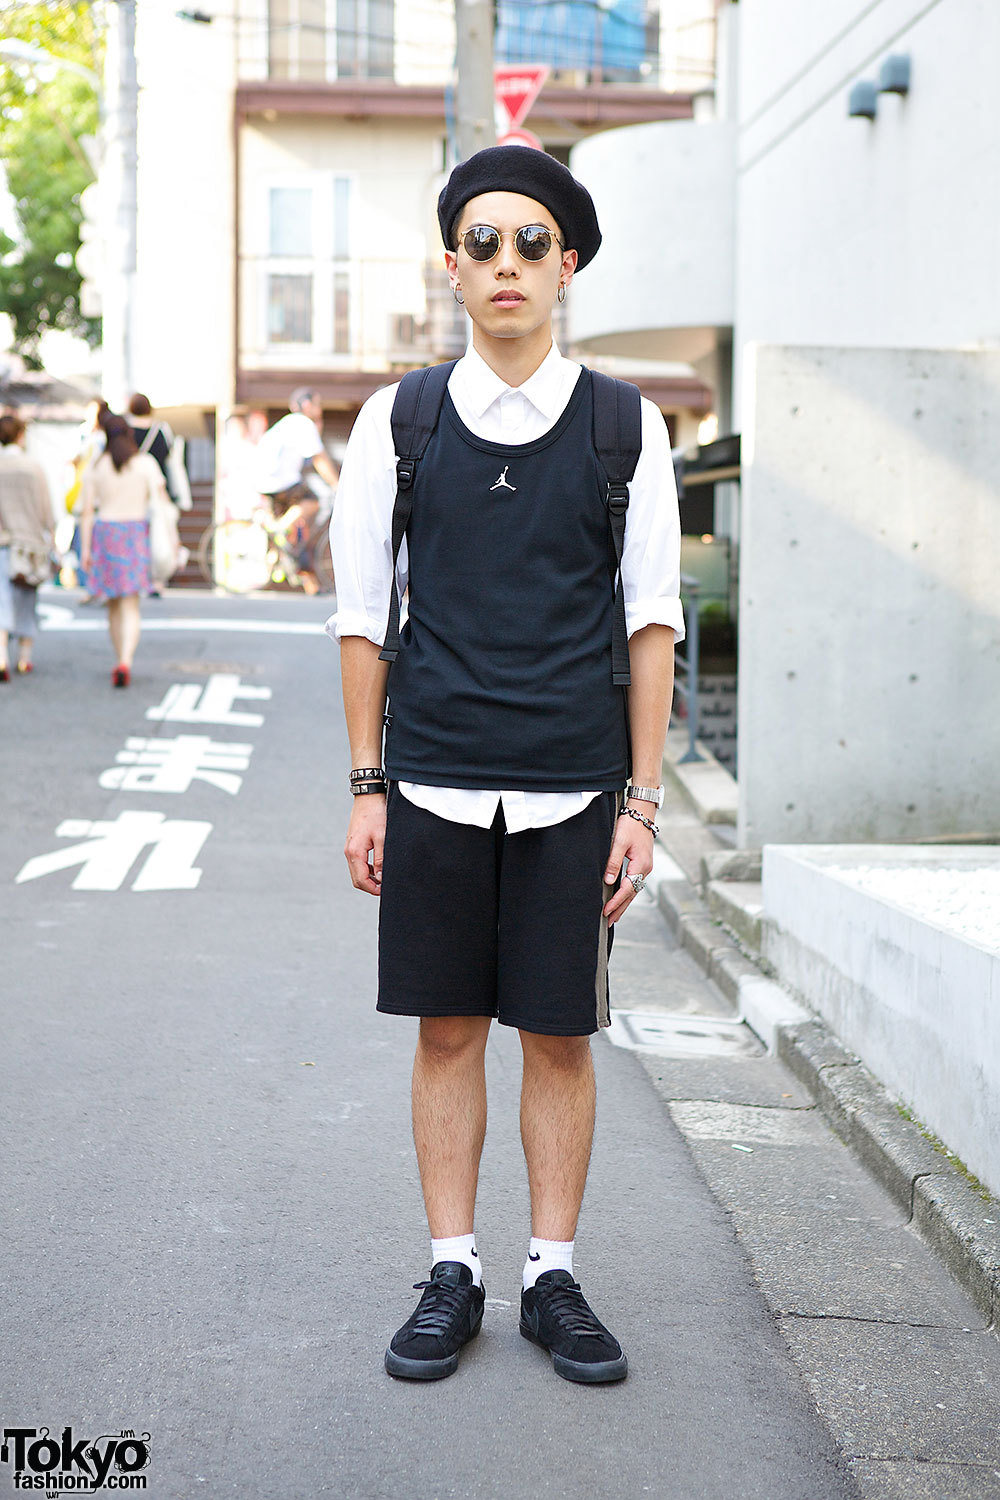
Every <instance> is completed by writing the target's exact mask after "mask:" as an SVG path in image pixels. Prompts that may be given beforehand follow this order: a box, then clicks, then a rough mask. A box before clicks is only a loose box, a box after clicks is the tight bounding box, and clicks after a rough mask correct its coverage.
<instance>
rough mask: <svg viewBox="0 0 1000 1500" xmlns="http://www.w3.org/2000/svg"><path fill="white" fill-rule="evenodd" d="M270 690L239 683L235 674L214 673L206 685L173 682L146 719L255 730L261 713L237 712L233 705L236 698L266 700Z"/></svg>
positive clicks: (261, 718)
mask: <svg viewBox="0 0 1000 1500" xmlns="http://www.w3.org/2000/svg"><path fill="white" fill-rule="evenodd" d="M270 696H271V689H270V688H269V687H260V688H257V687H248V686H244V685H243V684H241V682H240V679H239V677H238V676H237V675H236V673H235V672H213V673H212V675H211V677H210V678H209V679H208V681H207V682H206V683H204V684H203V683H200V682H175V683H174V684H173V686H172V687H169V688H168V689H167V692H166V695H165V697H164V699H163V702H162V703H160V704H158V705H157V707H156V708H147V710H146V718H147V719H154V720H157V721H161V722H162V721H164V720H167V721H169V722H170V723H172V724H227V725H240V726H242V727H246V728H257V727H259V726H260V725H261V724H263V722H264V715H263V714H251V713H239V712H236V711H234V709H233V704H234V702H235V701H236V699H237V698H250V699H256V700H267V699H268V698H270Z"/></svg>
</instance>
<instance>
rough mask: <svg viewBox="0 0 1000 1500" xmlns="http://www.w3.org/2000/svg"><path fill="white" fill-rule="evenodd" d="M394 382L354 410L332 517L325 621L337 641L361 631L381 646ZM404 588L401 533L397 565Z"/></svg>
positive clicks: (387, 582) (387, 580)
mask: <svg viewBox="0 0 1000 1500" xmlns="http://www.w3.org/2000/svg"><path fill="white" fill-rule="evenodd" d="M396 389H397V387H396V386H394V385H393V386H388V387H385V388H384V389H382V390H380V391H376V392H375V394H374V395H373V396H370V397H369V398H368V400H367V401H366V402H365V404H364V406H362V408H361V410H360V411H359V412H358V416H357V420H356V421H355V423H354V427H353V428H352V430H351V436H350V439H349V441H348V444H347V452H346V453H345V454H344V462H343V465H342V467H341V471H340V483H339V484H338V486H337V499H336V503H335V505H334V508H333V517H332V519H331V521H330V549H331V552H332V554H333V570H334V576H335V577H336V580H337V611H336V613H335V614H333V615H331V616H330V618H329V620H328V621H327V622H326V630H327V634H328V635H330V636H333V637H334V639H335V640H338V641H339V640H340V639H342V637H343V636H345V635H359V636H364V637H365V638H366V639H367V640H369V641H372V642H373V643H374V644H375V645H377V646H381V644H382V642H383V640H384V638H385V627H386V621H387V619H388V615H389V599H390V588H391V583H392V510H393V504H394V502H395V498H396V455H395V453H394V452H393V448H392V428H391V425H390V416H391V412H392V403H393V400H394V398H395V395H396ZM397 577H398V580H399V588H400V591H401V592H402V590H404V589H405V588H406V582H407V555H406V540H405V538H404V540H403V544H402V547H401V548H400V554H399V565H398V568H397Z"/></svg>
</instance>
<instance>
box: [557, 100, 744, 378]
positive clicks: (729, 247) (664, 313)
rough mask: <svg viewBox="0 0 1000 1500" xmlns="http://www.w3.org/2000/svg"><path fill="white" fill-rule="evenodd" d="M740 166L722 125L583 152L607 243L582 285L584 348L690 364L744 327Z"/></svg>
mask: <svg viewBox="0 0 1000 1500" xmlns="http://www.w3.org/2000/svg"><path fill="white" fill-rule="evenodd" d="M735 163H736V137H735V130H734V128H733V127H732V126H730V125H726V124H722V123H718V122H708V123H705V124H701V123H695V122H694V121H690V120H669V121H665V122H663V123H659V124H652V125H632V126H628V127H627V128H625V129H622V130H614V131H604V132H602V133H601V134H599V135H595V136H592V137H591V138H590V139H589V140H586V141H581V142H580V144H579V145H578V146H575V147H574V148H573V150H572V152H571V153H570V165H571V166H572V169H573V171H574V173H575V174H576V176H577V177H579V179H580V181H581V182H583V183H585V184H586V186H587V187H588V188H589V189H590V192H591V194H592V196H593V198H594V202H595V204H596V207H597V216H598V219H599V220H600V224H601V231H602V234H603V236H604V240H603V244H602V245H601V249H600V251H599V252H598V255H597V258H596V260H595V262H594V268H593V271H591V272H590V273H589V274H588V275H586V276H581V277H580V280H579V281H578V282H576V283H574V286H573V292H572V300H571V303H570V331H571V334H572V337H573V339H574V340H575V341H577V342H578V343H579V345H580V347H581V348H583V349H585V350H593V351H594V352H596V353H601V352H602V351H603V352H606V353H610V354H619V355H622V354H624V355H633V356H636V357H640V358H642V357H649V358H655V359H667V360H684V361H688V362H690V361H694V360H700V359H702V358H704V357H706V356H708V355H710V354H711V353H712V352H713V351H714V349H715V348H716V345H717V342H718V330H719V329H720V328H728V327H731V325H732V321H733V256H734V253H735V226H734V223H733V213H734V208H735Z"/></svg>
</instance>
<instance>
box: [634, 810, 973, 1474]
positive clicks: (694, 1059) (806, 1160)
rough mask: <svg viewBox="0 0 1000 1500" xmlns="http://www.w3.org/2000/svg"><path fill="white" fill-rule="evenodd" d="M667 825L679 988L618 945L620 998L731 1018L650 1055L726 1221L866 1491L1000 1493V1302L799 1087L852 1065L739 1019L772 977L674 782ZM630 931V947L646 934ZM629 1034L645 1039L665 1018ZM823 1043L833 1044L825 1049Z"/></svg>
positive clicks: (817, 1044)
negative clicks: (712, 876) (949, 1265)
mask: <svg viewBox="0 0 1000 1500" xmlns="http://www.w3.org/2000/svg"><path fill="white" fill-rule="evenodd" d="M660 826H661V829H662V836H661V840H660V844H661V846H663V851H662V853H661V855H660V864H659V874H660V875H661V876H663V875H664V874H665V875H666V877H667V879H666V880H664V881H662V883H661V885H660V893H661V894H660V905H661V907H663V908H665V913H666V915H667V916H668V917H669V918H670V921H671V923H672V925H673V927H674V929H675V934H671V936H670V937H669V938H668V939H667V941H668V942H669V943H671V944H673V945H676V944H677V943H678V940H679V939H681V940H683V946H679V947H678V946H673V947H672V948H671V957H670V961H669V971H670V974H671V982H670V983H669V985H667V986H666V987H665V988H664V989H663V990H662V991H661V992H660V993H653V992H651V990H650V981H649V967H650V966H649V964H648V962H647V963H642V962H641V961H640V960H639V956H638V950H637V947H635V946H632V945H631V943H630V940H629V939H628V938H627V939H626V941H625V942H624V943H622V945H621V947H618V946H617V945H616V949H615V956H614V967H613V971H612V973H613V983H614V986H615V989H614V994H613V1002H614V1003H616V1004H617V1005H620V1006H621V1005H626V1004H628V1005H630V1006H634V1007H635V1008H636V1009H638V1010H645V1011H649V1012H654V1011H660V1012H661V1013H662V1012H669V1011H671V1010H677V1009H679V1010H681V1011H682V1012H683V1013H684V1028H685V1029H686V1030H687V1032H688V1033H690V1032H691V1031H697V1029H698V1025H699V1018H700V1017H711V1018H720V1017H728V1030H727V1031H726V1032H725V1033H724V1037H723V1041H724V1045H723V1046H720V1045H719V1043H718V1041H717V1040H715V1041H713V1037H712V1035H711V1030H710V1029H708V1030H707V1031H706V1034H705V1036H704V1038H703V1054H702V1055H701V1056H698V1055H688V1056H682V1055H678V1054H679V1053H681V1052H683V1051H688V1052H689V1053H694V1052H696V1051H697V1047H698V1043H697V1040H696V1038H695V1036H693V1035H691V1034H688V1035H686V1036H685V1035H682V1036H681V1037H679V1038H675V1039H671V1036H670V1029H671V1025H672V1023H665V1022H663V1021H662V1020H661V1021H660V1022H659V1025H660V1028H661V1030H662V1031H663V1035H662V1036H661V1038H660V1040H659V1043H658V1048H656V1049H654V1048H650V1049H649V1050H645V1051H640V1052H639V1056H640V1059H641V1061H642V1063H643V1065H644V1067H645V1068H646V1070H647V1072H648V1074H649V1076H650V1078H651V1079H652V1081H653V1083H654V1085H655V1087H656V1089H657V1092H658V1093H659V1095H660V1097H661V1098H662V1099H663V1101H664V1103H665V1105H666V1108H667V1110H668V1112H669V1114H670V1116H671V1118H672V1119H673V1121H674V1123H675V1124H676V1125H677V1127H678V1129H679V1130H680V1131H681V1133H682V1135H683V1136H684V1138H685V1140H686V1142H687V1144H688V1147H689V1149H690V1151H691V1153H692V1156H693V1158H694V1160H695V1161H696V1163H697V1165H698V1167H699V1169H700V1171H701V1172H702V1174H703V1176H704V1178H705V1180H706V1182H707V1183H708V1185H709V1187H710V1188H711V1190H712V1192H713V1194H714V1195H715V1197H716V1198H717V1200H718V1201H719V1203H720V1204H721V1205H722V1207H723V1208H724V1210H725V1211H726V1213H727V1215H728V1216H729V1219H730V1223H731V1225H732V1228H733V1231H734V1234H735V1237H736V1240H737V1243H738V1244H739V1245H740V1247H741V1249H742V1250H743V1252H744V1253H745V1255H746V1256H747V1260H748V1263H749V1267H750V1270H751V1272H752V1275H753V1278H754V1280H755V1281H756V1283H757V1285H758V1286H759V1287H760V1289H761V1291H762V1293H763V1295H764V1298H765V1299H766V1302H767V1305H768V1308H769V1310H770V1312H771V1314H772V1316H773V1317H774V1319H775V1322H776V1326H777V1327H778V1329H779V1330H780V1333H781V1336H782V1338H783V1339H784V1341H785V1344H786V1346H787V1347H788V1349H789V1351H790V1353H791V1356H792V1358H793V1360H794V1361H795V1364H796V1366H797V1368H798V1369H799V1371H800V1373H801V1376H802V1378H803V1380H804V1382H805V1383H806V1386H807V1387H808V1389H809V1391H810V1393H811V1396H812V1398H813V1400H814V1401H815V1403H816V1406H817V1409H818V1411H819V1413H820V1415H821V1417H822V1419H823V1420H824V1422H825V1423H826V1425H827V1427H828V1429H829V1431H830V1432H831V1434H832V1436H833V1438H834V1440H835V1442H836V1443H837V1446H838V1448H839V1449H840V1451H841V1453H842V1454H843V1456H844V1457H845V1459H846V1460H847V1466H848V1469H849V1471H850V1473H851V1474H852V1476H853V1479H854V1481H855V1483H856V1485H857V1488H858V1492H859V1494H860V1495H862V1496H864V1497H871V1500H897V1497H899V1500H902V1497H906V1500H914V1497H926V1500H973V1497H975V1500H994V1497H1000V1341H998V1339H997V1338H996V1336H995V1332H994V1331H992V1330H993V1325H992V1322H991V1316H990V1312H989V1305H990V1304H989V1297H988V1296H987V1297H986V1299H985V1305H983V1299H982V1298H978V1299H977V1301H978V1302H979V1304H980V1305H979V1306H977V1305H976V1302H974V1301H973V1299H972V1298H971V1297H970V1296H969V1295H968V1294H967V1292H966V1291H965V1290H963V1287H962V1286H960V1285H959V1284H958V1283H957V1282H956V1281H955V1279H954V1278H953V1277H952V1276H951V1275H950V1274H949V1272H948V1270H947V1269H946V1268H945V1266H944V1265H942V1263H941V1261H940V1260H939V1258H938V1257H937V1255H935V1254H934V1253H933V1252H932V1250H931V1249H930V1248H929V1247H928V1245H927V1244H926V1243H925V1242H924V1240H923V1239H922V1238H921V1237H920V1235H919V1234H918V1233H917V1231H916V1227H915V1221H914V1217H913V1214H912V1212H908V1211H906V1210H904V1208H903V1207H901V1206H900V1205H899V1203H898V1202H897V1200H896V1199H895V1198H894V1197H893V1196H892V1195H891V1194H890V1192H889V1191H887V1190H886V1187H885V1186H883V1185H881V1184H880V1183H879V1182H878V1181H877V1180H876V1179H875V1177H873V1175H872V1174H871V1173H870V1171H869V1170H867V1169H866V1166H865V1165H864V1164H863V1163H862V1161H861V1160H860V1159H859V1157H858V1156H857V1155H856V1154H854V1153H853V1152H852V1151H851V1150H849V1149H848V1147H847V1146H846V1145H845V1144H844V1143H843V1141H842V1140H841V1139H840V1138H839V1137H838V1136H837V1135H836V1134H835V1133H834V1132H833V1130H832V1129H831V1127H830V1125H829V1124H828V1123H827V1120H826V1119H825V1118H824V1114H823V1112H822V1111H821V1109H820V1107H819V1105H818V1104H817V1102H816V1098H815V1097H814V1094H813V1093H812V1092H810V1090H809V1088H807V1087H806V1086H805V1084H804V1082H803V1080H809V1081H812V1080H814V1079H815V1078H817V1077H818V1076H819V1073H818V1070H819V1069H820V1068H824V1067H828V1066H829V1065H830V1064H831V1063H833V1064H834V1065H835V1067H838V1065H842V1064H844V1063H847V1064H850V1063H852V1062H853V1061H854V1060H853V1059H850V1058H848V1057H847V1055H846V1054H843V1053H842V1049H840V1054H838V1052H837V1049H836V1043H835V1041H834V1040H833V1039H832V1038H829V1036H828V1035H826V1036H825V1037H824V1036H823V1035H822V1034H821V1029H820V1028H817V1027H815V1026H809V1025H806V1026H804V1027H799V1028H798V1032H799V1035H800V1048H799V1052H804V1051H805V1050H806V1049H807V1047H809V1046H811V1048H812V1051H813V1054H814V1056H813V1061H814V1064H815V1071H810V1069H809V1068H807V1067H805V1066H802V1065H801V1064H800V1065H799V1066H797V1068H796V1072H795V1073H793V1072H792V1071H790V1069H789V1068H788V1067H786V1066H785V1064H784V1062H782V1061H781V1060H779V1058H778V1057H777V1056H775V1055H774V1053H773V1052H771V1053H767V1052H766V1051H765V1048H764V1046H763V1045H762V1044H761V1043H760V1041H759V1039H757V1038H756V1037H755V1036H754V1034H753V1033H752V1032H750V1030H749V1028H748V1027H739V1026H738V1025H736V1024H735V1023H736V1021H737V1015H738V1013H737V1007H736V1004H735V1003H734V1001H735V997H736V996H737V995H738V994H739V989H740V984H741V981H742V983H743V986H744V996H745V993H746V985H747V983H748V982H756V983H760V984H763V985H768V983H769V982H768V981H766V980H765V979H763V977H761V976H760V975H759V971H755V970H754V968H753V965H751V964H750V962H749V960H748V959H746V958H745V957H744V956H743V955H742V954H741V953H740V952H739V951H738V949H737V948H736V946H735V944H734V943H733V942H732V940H731V939H730V938H729V937H728V936H727V934H726V933H725V932H724V931H723V929H722V928H721V927H720V926H719V925H718V923H716V922H714V921H713V920H712V918H711V916H710V913H709V911H708V909H707V907H705V906H704V905H703V904H702V903H701V901H700V898H699V897H698V895H697V892H696V890H695V888H694V884H693V882H692V881H689V880H687V879H685V878H684V877H685V871H687V872H689V873H691V874H692V875H693V874H694V873H695V871H696V870H697V868H698V865H699V864H700V859H701V855H702V853H703V852H704V851H705V849H706V848H707V847H710V846H711V843H712V842H713V841H712V838H711V835H709V834H707V832H706V829H705V828H704V826H703V824H702V821H701V818H699V817H698V815H697V814H696V813H695V812H694V810H693V807H692V804H691V802H690V801H689V800H686V799H685V798H684V797H683V796H682V795H681V793H680V791H679V790H678V788H677V787H676V786H674V787H670V786H669V785H668V790H667V795H666V798H665V805H664V808H663V810H662V814H661V817H660ZM716 847H724V846H722V845H721V843H717V844H716ZM637 915H641V920H642V922H643V924H644V926H645V933H646V941H647V942H649V943H650V944H655V943H656V942H657V941H658V939H657V936H656V935H655V934H654V932H653V931H652V930H651V927H650V924H651V923H652V922H653V921H662V916H661V914H660V913H659V912H656V911H655V910H654V909H652V902H650V909H649V910H647V911H643V912H642V913H641V914H637ZM631 937H632V942H635V932H633V934H632V935H631ZM657 967H658V968H659V967H661V965H657ZM682 972H683V978H681V974H682ZM707 972H710V973H712V974H714V975H715V977H716V978H717V979H718V981H719V983H718V984H717V983H715V982H713V981H712V980H710V979H709V978H707V977H706V973H707ZM755 974H756V976H757V978H756V980H755V979H754V975H755ZM772 988H773V987H772ZM726 992H728V994H727V993H726ZM626 996H628V997H629V998H628V999H626V998H625V997H626ZM779 997H780V992H779ZM785 1003H786V1004H790V1002H787V1001H786V1002H785ZM793 1009H794V1008H793ZM767 1019H768V1017H767V1015H766V1014H765V1015H764V1018H763V1021H762V1022H761V1023H757V1024H758V1026H759V1030H760V1031H761V1032H762V1033H763V1034H764V1035H765V1036H767V1035H768V1034H770V1036H771V1037H772V1038H773V1039H777V1037H778V1036H780V1035H781V1030H780V1025H779V1027H778V1029H777V1031H776V1030H775V1027H774V1024H773V1023H774V1007H773V1001H772V1004H771V1022H772V1024H771V1026H770V1028H769V1026H768V1025H767V1024H766V1022H767ZM785 1019H786V1020H788V1019H794V1017H793V1016H792V1015H791V1014H789V1015H788V1016H786V1017H785ZM799 1019H800V1020H801V1019H803V1018H802V1017H800V1018H799ZM630 1029H631V1030H632V1032H633V1033H634V1034H640V1033H641V1034H643V1035H647V1036H648V1035H650V1034H651V1033H652V1032H653V1031H655V1029H656V1025H655V1023H653V1024H651V1025H650V1026H647V1027H645V1028H639V1027H636V1026H635V1024H634V1023H633V1025H632V1026H631V1028H630ZM741 1032H745V1033H746V1035H743V1036H741V1035H740V1033H741ZM803 1033H805V1035H802V1034H803ZM755 1044H756V1045H755ZM820 1048H825V1049H826V1050H825V1052H824V1053H822V1054H821V1055H817V1053H818V1049H820ZM797 1058H798V1054H797V1053H796V1054H793V1061H796V1060H797ZM796 1073H797V1075H798V1076H796ZM866 1102H867V1103H869V1104H870V1101H866ZM897 1118H898V1116H897ZM900 1123H902V1122H900ZM921 1144H922V1145H923V1146H924V1148H925V1150H927V1151H929V1150H930V1148H929V1147H927V1146H926V1143H923V1142H922V1143H921ZM940 1170H941V1163H940V1159H939V1162H938V1165H937V1166H936V1167H935V1171H940ZM987 1217H988V1216H987Z"/></svg>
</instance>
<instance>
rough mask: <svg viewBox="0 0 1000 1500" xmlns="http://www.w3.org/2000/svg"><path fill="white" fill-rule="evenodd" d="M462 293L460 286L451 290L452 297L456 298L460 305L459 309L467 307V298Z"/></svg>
mask: <svg viewBox="0 0 1000 1500" xmlns="http://www.w3.org/2000/svg"><path fill="white" fill-rule="evenodd" d="M461 291H462V288H461V287H460V286H453V287H452V289H451V295H452V296H453V297H454V299H455V301H456V302H457V303H458V305H459V307H464V306H465V298H464V297H463V296H462V295H461Z"/></svg>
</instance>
